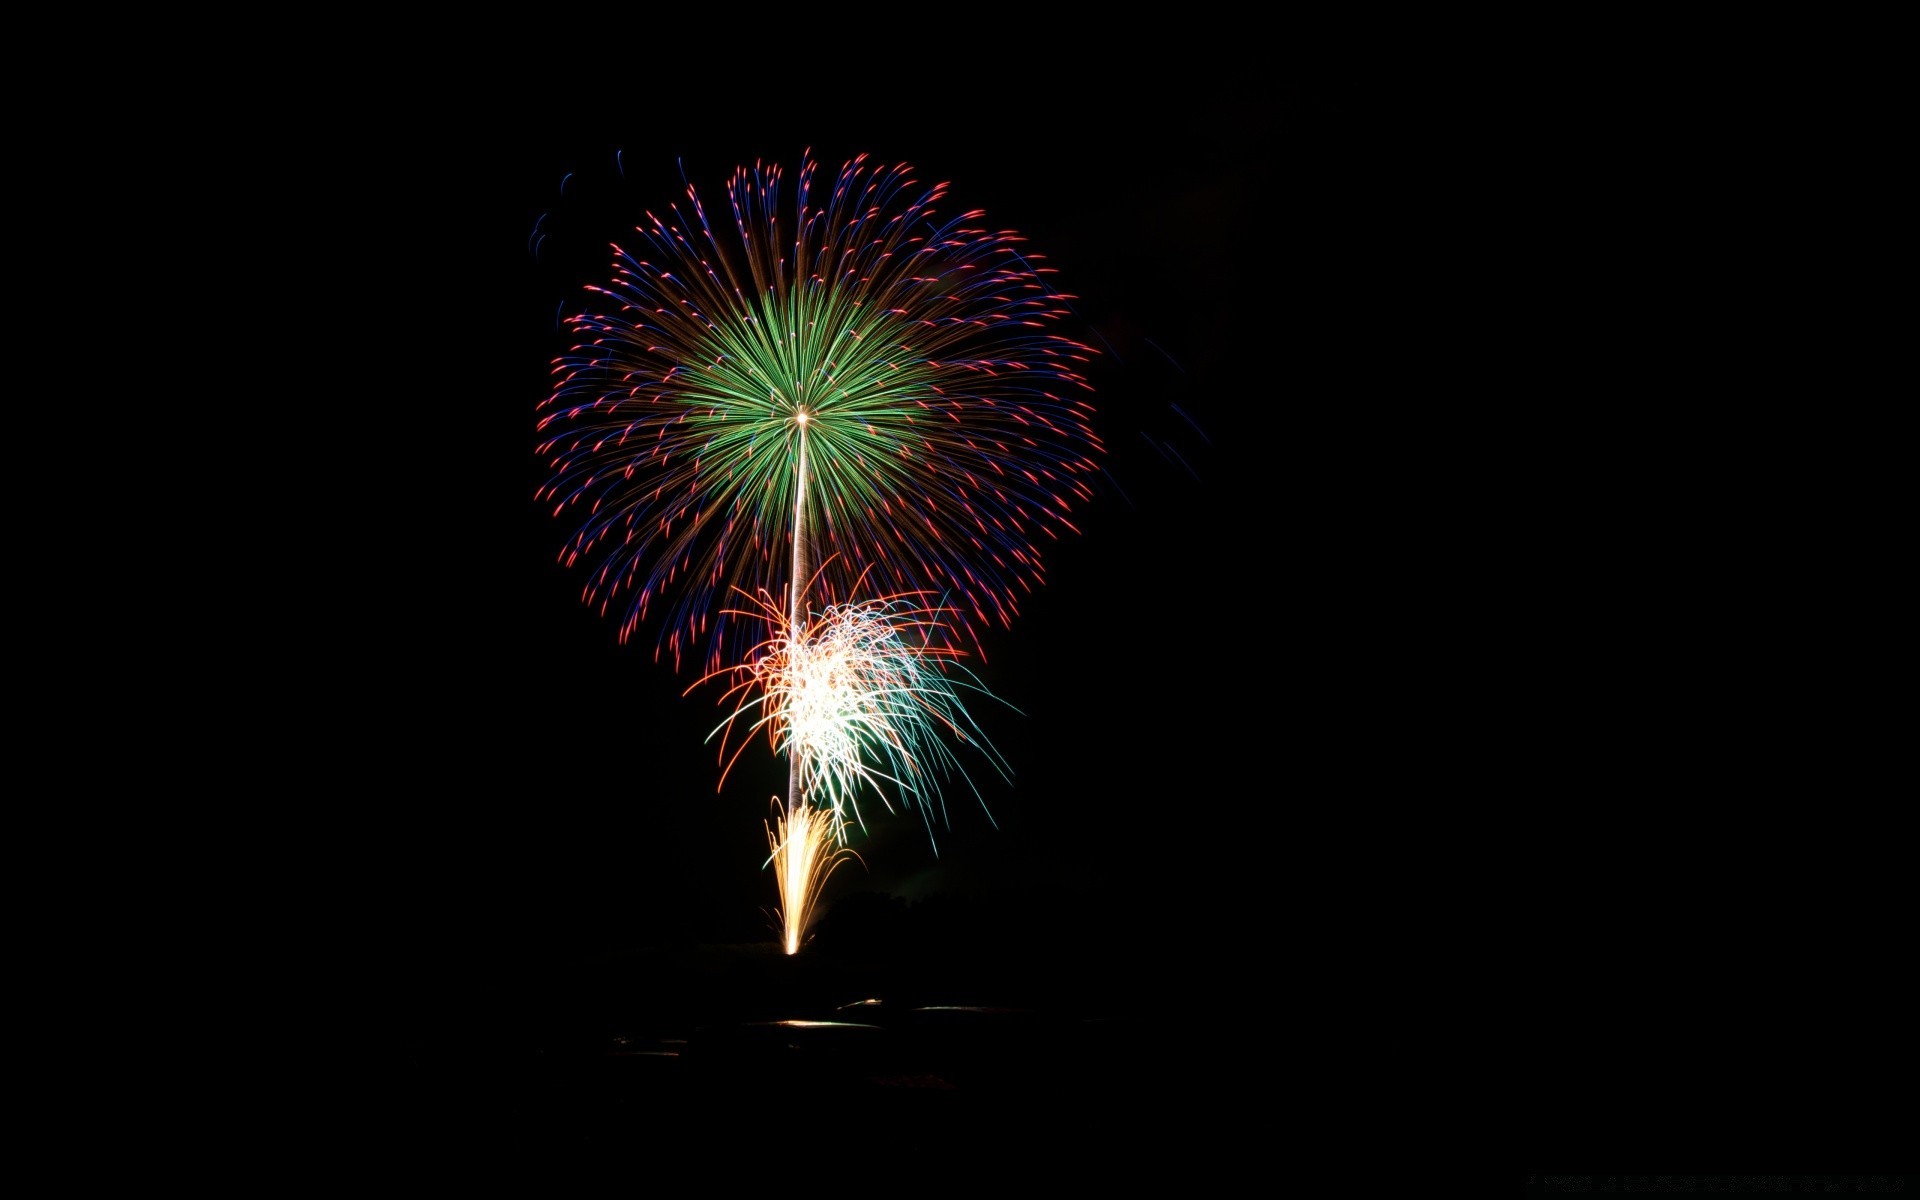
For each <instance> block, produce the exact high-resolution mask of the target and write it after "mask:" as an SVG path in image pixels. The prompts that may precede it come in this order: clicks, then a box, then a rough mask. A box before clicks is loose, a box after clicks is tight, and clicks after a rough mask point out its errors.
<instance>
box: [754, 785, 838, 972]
mask: <svg viewBox="0 0 1920 1200" xmlns="http://www.w3.org/2000/svg"><path fill="white" fill-rule="evenodd" d="M772 807H773V816H772V817H771V818H769V820H768V821H767V847H768V849H770V850H771V851H772V852H773V853H772V856H771V857H770V858H769V859H768V862H770V863H771V864H772V866H773V875H774V881H775V886H776V887H777V888H778V889H779V893H780V943H781V945H782V947H783V948H784V949H785V950H786V952H787V953H788V954H798V953H799V952H800V943H801V942H802V941H804V940H806V935H807V929H808V927H809V926H811V925H812V924H813V918H814V916H815V914H816V912H817V909H818V905H819V902H820V892H821V889H823V888H825V887H826V886H827V877H828V876H829V875H832V874H833V872H834V869H835V868H837V867H839V866H840V865H841V864H842V863H844V862H846V861H847V860H848V859H850V858H851V859H854V860H856V861H858V859H859V855H857V854H855V853H854V852H853V851H851V850H848V849H846V848H844V847H842V846H840V845H839V844H837V843H836V841H835V840H834V835H833V827H832V823H831V822H829V821H828V820H827V819H826V816H825V814H823V813H821V812H818V811H816V810H814V809H811V808H808V807H807V806H805V805H801V806H800V807H798V808H796V809H794V810H792V811H791V812H789V813H786V814H785V815H784V816H783V815H782V809H781V804H780V798H779V797H778V796H775V797H774V798H773V802H772Z"/></svg>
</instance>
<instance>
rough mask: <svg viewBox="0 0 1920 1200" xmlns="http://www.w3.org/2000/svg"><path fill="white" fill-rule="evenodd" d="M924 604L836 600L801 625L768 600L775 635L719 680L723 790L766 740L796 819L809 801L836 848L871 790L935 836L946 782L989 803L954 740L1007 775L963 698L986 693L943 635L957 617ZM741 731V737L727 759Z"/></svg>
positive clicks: (761, 609) (917, 600) (766, 614)
mask: <svg viewBox="0 0 1920 1200" xmlns="http://www.w3.org/2000/svg"><path fill="white" fill-rule="evenodd" d="M921 600H922V597H920V596H918V595H902V596H889V597H884V598H881V599H876V600H867V601H861V602H858V603H851V604H834V605H830V606H828V607H827V608H826V609H825V610H823V611H821V612H820V613H818V614H816V615H815V616H814V617H813V618H812V619H811V620H810V621H808V622H806V623H805V624H802V625H795V624H792V623H791V622H790V620H788V619H786V615H785V614H782V613H781V612H780V609H779V607H778V606H777V605H775V604H774V603H773V602H772V600H771V599H770V598H769V597H767V596H766V595H765V594H764V593H762V594H761V596H760V597H759V598H758V613H759V615H760V617H761V618H762V619H763V620H764V621H765V622H766V624H767V626H768V627H769V628H770V629H771V630H773V633H772V635H771V636H769V637H768V638H767V639H766V640H765V641H763V642H761V643H760V645H759V646H757V647H756V648H755V649H754V652H753V653H752V654H750V655H749V657H748V659H747V661H746V662H745V663H743V664H741V665H739V666H736V667H733V668H730V669H728V670H727V671H725V672H721V673H718V674H723V675H726V676H729V677H730V678H731V684H730V686H729V687H728V689H727V691H726V693H725V695H724V696H723V697H722V700H721V702H722V703H723V704H725V703H727V702H729V701H732V702H734V704H735V707H734V708H733V710H732V711H731V712H730V713H729V714H728V715H727V717H726V719H725V720H724V721H722V722H721V724H720V725H719V726H718V727H717V728H716V729H715V730H714V734H715V735H717V736H720V737H721V760H722V763H723V769H722V772H721V785H722V786H724V785H725V782H726V774H727V771H728V770H730V769H731V767H732V765H733V762H734V761H736V760H737V759H738V757H739V755H740V753H741V751H743V750H744V749H745V747H746V745H747V744H748V743H749V742H750V741H751V740H752V736H753V735H754V734H755V733H765V734H766V736H767V738H768V740H769V742H770V743H771V744H772V746H773V749H774V750H775V752H776V753H778V754H781V755H783V756H785V757H786V758H787V760H788V762H789V763H790V764H791V791H790V797H791V799H790V803H789V817H790V819H791V817H792V814H793V813H794V811H796V809H797V808H798V807H800V806H802V804H803V803H804V804H805V805H811V806H812V807H814V808H817V809H819V810H820V812H821V814H822V819H823V820H824V821H825V827H826V829H827V830H828V832H829V833H830V834H831V836H832V838H833V840H834V841H835V843H836V844H839V845H844V844H845V843H846V839H847V823H848V821H849V820H851V821H853V822H854V823H856V824H859V825H860V826H861V827H863V828H864V826H865V819H864V818H863V817H862V815H861V811H860V799H861V797H862V796H863V795H866V794H871V795H873V796H875V797H877V798H878V799H879V800H880V802H881V803H882V804H883V805H884V806H885V807H886V808H887V810H888V811H889V812H892V811H895V805H896V803H898V804H899V805H900V806H901V807H912V808H915V809H917V810H918V811H919V812H920V814H921V817H922V819H923V820H924V821H925V823H926V826H927V830H928V833H929V835H932V834H933V831H934V823H935V817H936V816H937V817H938V818H939V820H940V823H942V824H945V822H946V810H945V806H944V801H943V800H942V797H941V785H942V783H943V782H944V781H946V780H948V779H950V778H952V777H953V776H954V775H958V776H959V777H960V778H961V779H963V780H965V781H966V783H967V785H968V787H969V788H971V789H972V790H973V793H974V796H975V798H976V799H981V801H982V805H983V807H984V803H985V802H984V799H982V798H981V797H980V793H979V789H978V788H977V787H974V785H973V780H972V779H971V778H970V777H969V776H968V775H967V773H966V771H965V769H964V767H963V765H962V763H961V761H960V758H959V756H958V755H957V754H955V753H954V751H953V749H952V748H950V746H949V744H948V743H949V740H951V741H952V742H956V743H958V744H961V745H966V746H971V747H973V748H974V749H976V750H978V751H979V752H980V753H981V754H982V755H983V756H984V757H985V758H986V759H987V760H988V762H990V763H991V764H992V765H993V766H994V768H995V769H996V770H997V771H999V772H1000V774H1001V776H1002V777H1003V778H1006V777H1008V775H1009V772H1008V768H1007V766H1006V763H1005V762H1004V760H1002V759H1001V758H1000V756H999V754H998V753H997V752H996V751H995V750H994V748H993V746H992V744H991V743H989V742H988V740H987V738H986V735H985V734H984V733H983V732H982V731H981V729H980V727H979V726H978V725H977V724H976V723H975V721H974V719H973V717H972V716H971V714H969V713H968V712H967V709H966V705H965V704H964V702H963V700H962V697H961V693H962V692H963V691H972V692H975V693H977V694H979V695H983V696H990V695H991V693H989V692H987V690H986V689H985V688H984V687H983V686H981V685H980V683H979V681H978V680H977V679H975V678H974V676H973V675H972V673H971V672H969V671H968V670H967V669H966V668H965V667H964V666H962V665H960V663H959V662H958V661H957V660H958V658H959V657H960V653H961V652H960V651H959V650H957V649H954V648H952V647H951V646H948V645H946V644H945V643H944V640H943V639H942V637H941V636H940V634H941V630H942V627H943V625H944V623H945V621H946V620H947V619H949V618H950V616H951V614H950V613H949V612H948V611H947V610H945V609H942V608H939V607H932V606H926V605H923V604H922V603H921ZM735 615H737V616H746V615H749V613H748V612H747V611H745V610H740V611H737V612H735ZM708 678H712V676H709V677H708ZM703 682H704V681H703ZM695 686H698V684H696V685H695ZM736 730H741V731H743V734H744V736H742V737H740V739H739V741H738V744H737V746H736V747H735V748H734V749H733V750H732V753H731V754H729V749H728V748H729V745H730V744H732V743H731V742H730V736H731V735H732V734H733V733H734V732H735V731H736ZM988 819H989V820H991V819H992V817H991V814H990V813H989V815H988Z"/></svg>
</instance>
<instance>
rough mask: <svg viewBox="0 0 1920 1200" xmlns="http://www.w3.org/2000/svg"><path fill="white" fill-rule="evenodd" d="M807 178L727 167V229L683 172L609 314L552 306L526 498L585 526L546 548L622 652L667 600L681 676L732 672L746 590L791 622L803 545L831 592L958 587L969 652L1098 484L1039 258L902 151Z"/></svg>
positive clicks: (1094, 444) (612, 285)
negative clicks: (786, 605)
mask: <svg viewBox="0 0 1920 1200" xmlns="http://www.w3.org/2000/svg"><path fill="white" fill-rule="evenodd" d="M816 169H817V168H816V164H815V163H814V162H813V161H812V159H811V158H810V157H808V158H805V159H803V161H802V163H801V166H800V171H799V178H798V181H797V186H795V187H794V188H792V190H791V192H790V193H789V195H790V197H791V200H790V203H786V204H783V200H782V192H783V186H784V176H783V172H782V170H781V169H780V168H779V167H777V166H764V165H756V166H755V167H753V168H752V169H751V170H749V169H747V168H744V167H743V168H740V169H739V170H737V171H735V173H734V175H733V177H732V178H731V179H730V180H729V182H728V184H727V187H726V190H725V199H726V206H727V208H726V211H727V213H728V215H729V216H730V221H729V220H726V219H724V218H723V219H722V221H721V222H720V224H718V225H717V226H716V224H715V223H713V221H712V220H711V219H710V217H711V214H710V213H709V212H708V210H707V208H706V207H705V205H704V204H703V203H702V201H701V199H700V196H699V194H698V193H697V191H696V190H695V189H694V188H693V187H692V186H691V185H689V187H688V188H687V193H686V200H685V203H684V207H683V206H682V205H681V204H674V205H672V206H670V207H669V208H668V209H667V210H666V212H665V214H664V215H655V214H654V213H648V214H647V215H646V220H645V222H644V223H643V224H641V225H640V226H639V227H638V229H637V230H636V232H637V234H638V235H639V241H638V242H637V243H636V244H635V245H634V246H633V247H632V248H630V249H629V248H626V247H622V246H620V245H617V244H616V245H615V246H614V247H613V268H612V272H613V273H612V278H611V280H610V282H609V284H608V285H607V286H604V287H602V286H594V287H592V288H590V289H589V290H590V291H591V292H593V293H594V294H595V295H596V296H597V297H598V299H599V300H600V301H601V302H602V303H600V304H598V305H596V307H597V308H598V310H599V311H595V312H588V313H582V314H580V315H577V316H573V317H570V318H568V324H569V326H570V330H571V333H572V335H573V336H574V337H575V338H576V339H578V340H577V342H576V344H574V345H573V346H572V347H571V348H570V349H569V350H568V351H567V352H566V353H565V354H562V355H561V356H559V357H558V358H557V359H556V360H555V361H554V365H553V374H554V376H555V382H554V386H553V391H552V393H551V394H550V395H549V396H548V397H547V398H546V399H545V400H544V401H542V402H541V404H540V406H539V407H540V410H541V415H540V419H539V426H538V427H539V434H538V446H537V448H538V451H539V453H540V455H541V457H542V458H543V460H544V461H545V464H546V467H547V469H548V470H549V471H550V476H549V478H548V479H547V481H546V482H545V483H544V484H543V485H542V486H541V487H540V489H539V490H538V492H537V493H536V497H535V498H536V499H537V500H538V501H539V502H541V503H542V504H543V505H545V506H547V507H548V508H549V509H550V511H551V512H552V513H553V514H554V515H555V516H556V517H572V518H574V519H577V520H578V521H579V524H578V526H577V527H576V528H575V529H574V531H573V532H572V534H571V535H570V536H569V537H568V538H567V539H566V542H565V544H564V545H563V547H562V548H561V551H560V559H561V561H562V562H563V563H566V564H568V565H574V564H578V563H584V564H585V565H586V566H587V568H588V573H587V576H586V579H585V583H584V585H583V587H582V589H581V598H582V600H583V601H585V602H586V603H588V604H590V605H592V606H594V607H595V608H596V609H597V610H598V611H599V612H601V613H602V614H603V615H606V614H608V613H613V614H616V615H617V616H618V619H619V636H620V638H621V640H622V641H625V640H627V639H628V638H629V637H631V636H632V635H633V634H634V633H635V631H636V630H637V628H638V627H639V625H640V623H641V622H642V620H644V619H647V618H648V615H649V612H650V611H655V612H657V613H658V616H659V621H660V624H659V631H658V642H657V644H656V650H655V653H656V656H657V655H658V654H659V653H660V651H661V650H665V651H667V652H668V653H670V654H671V655H672V657H673V660H674V663H675V666H676V669H677V668H678V666H679V664H680V663H681V660H682V658H683V656H685V655H688V654H695V655H698V656H699V658H700V661H701V662H702V664H703V665H702V669H703V670H705V671H714V670H720V669H724V668H725V667H727V666H729V665H730V664H732V663H735V662H738V661H740V651H741V650H743V649H744V648H746V647H747V646H748V645H749V644H750V643H751V642H752V641H753V640H754V630H753V629H752V628H751V626H750V624H748V625H746V626H744V627H743V625H742V623H740V622H738V621H737V620H734V619H731V618H730V616H729V614H727V613H726V612H724V611H722V609H721V604H720V600H721V598H722V597H724V596H726V595H728V594H731V592H732V591H734V590H735V589H739V590H744V591H748V592H752V591H754V590H757V589H760V588H766V589H768V590H769V591H770V592H771V593H772V594H774V595H785V596H787V597H788V598H789V600H790V602H791V603H792V606H793V608H794V615H793V620H794V621H796V622H799V621H801V620H803V619H804V618H805V616H806V609H805V608H804V606H802V605H801V604H800V596H799V595H798V594H797V589H795V588H794V584H795V582H796V581H804V580H805V579H806V578H807V575H806V572H805V567H804V555H805V553H807V551H806V547H805V545H804V543H806V542H808V541H811V542H813V543H814V544H815V545H817V546H818V548H819V550H820V554H821V557H823V558H825V559H827V560H828V561H830V562H832V563H833V564H834V565H833V566H832V567H831V568H829V569H828V571H827V573H826V576H825V578H824V583H825V585H826V586H827V588H828V589H829V590H830V591H831V592H832V593H833V594H835V595H840V596H850V595H853V594H854V593H853V589H852V584H853V581H854V580H856V579H858V578H859V577H860V576H862V575H863V574H866V573H868V572H872V573H873V578H874V581H875V583H876V590H877V591H883V592H886V593H889V594H896V593H904V592H916V591H927V592H932V593H934V594H938V595H941V596H944V597H947V598H948V599H947V603H948V604H949V605H951V606H952V607H953V608H954V610H955V612H954V614H953V617H952V620H951V621H950V622H948V625H949V626H950V627H951V629H952V631H953V635H954V636H955V637H956V638H957V639H958V640H960V641H963V642H965V643H967V644H971V645H972V646H973V648H974V649H975V650H976V651H979V650H980V649H981V646H980V634H981V631H982V630H983V629H984V627H985V626H987V625H988V624H989V623H991V622H996V621H997V622H999V623H1001V624H1002V625H1003V626H1005V625H1007V624H1009V623H1010V622H1011V621H1012V619H1013V617H1014V616H1015V615H1017V614H1018V612H1019V597H1020V596H1021V595H1023V594H1025V593H1028V592H1031V591H1032V590H1033V588H1035V587H1036V586H1039V585H1040V584H1041V583H1042V582H1044V578H1045V573H1044V565H1043V562H1042V556H1041V553H1040V547H1041V544H1042V542H1043V539H1057V538H1058V536H1059V531H1060V530H1063V529H1065V530H1075V527H1074V525H1073V523H1072V521H1071V519H1070V514H1071V512H1072V509H1073V505H1074V504H1075V503H1076V502H1078V501H1085V500H1088V499H1091V497H1092V495H1093V490H1092V488H1091V487H1090V484H1089V479H1088V476H1090V475H1091V474H1092V473H1093V472H1095V471H1096V470H1098V467H1097V465H1096V464H1095V462H1094V456H1095V455H1096V454H1099V453H1103V452H1104V450H1103V447H1102V445H1101V442H1100V439H1099V437H1098V436H1097V435H1096V434H1095V433H1094V431H1093V429H1092V427H1091V424H1090V418H1091V415H1092V411H1093V409H1092V405H1091V404H1090V402H1089V399H1088V397H1089V396H1090V395H1091V392H1092V388H1091V386H1090V385H1089V384H1088V383H1087V381H1086V379H1085V377H1084V376H1083V375H1082V374H1081V368H1082V367H1083V366H1084V365H1085V364H1086V363H1087V362H1088V360H1089V359H1090V357H1091V356H1092V354H1093V353H1094V351H1093V350H1092V349H1091V348H1090V347H1088V346H1087V345H1085V344H1083V343H1081V342H1078V341H1075V340H1073V339H1071V338H1068V337H1065V336H1062V335H1061V334H1059V333H1055V332H1052V326H1053V323H1054V322H1056V321H1057V320H1059V319H1060V318H1062V317H1065V316H1067V315H1069V310H1068V303H1069V301H1070V300H1071V299H1072V298H1071V297H1070V296H1068V295H1066V294H1064V293H1061V292H1059V291H1058V290H1057V289H1055V288H1054V286H1053V285H1052V284H1051V283H1050V282H1048V277H1049V276H1050V275H1051V274H1052V268H1050V267H1046V266H1044V265H1040V264H1041V263H1042V262H1043V261H1044V260H1043V259H1042V258H1041V256H1039V255H1036V254H1029V253H1026V252H1024V251H1023V250H1022V249H1021V244H1022V242H1023V239H1022V238H1020V237H1019V236H1018V235H1017V234H1015V233H1013V232H1012V231H1010V230H997V229H993V228H991V227H990V226H988V225H987V224H986V223H985V222H984V220H983V214H982V213H981V212H979V211H978V210H974V211H964V212H958V213H955V214H952V215H948V213H947V212H946V203H945V202H946V195H947V185H946V184H944V183H935V184H932V185H930V186H929V185H923V184H920V183H919V182H917V181H916V180H915V179H914V178H913V177H912V172H911V170H910V169H909V168H908V167H906V166H905V165H900V166H893V167H881V166H878V165H874V164H870V163H869V162H868V160H867V157H866V156H865V155H862V156H861V157H859V158H856V159H854V160H853V161H851V162H848V163H846V164H845V165H844V166H843V167H842V168H841V170H840V172H839V174H838V175H837V176H835V177H834V178H833V180H832V182H831V184H830V185H828V184H824V183H822V184H816V181H815V174H816ZM729 226H730V228H729ZM803 464H804V465H803ZM803 473H804V476H805V482H804V483H803V482H802V475H803Z"/></svg>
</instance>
